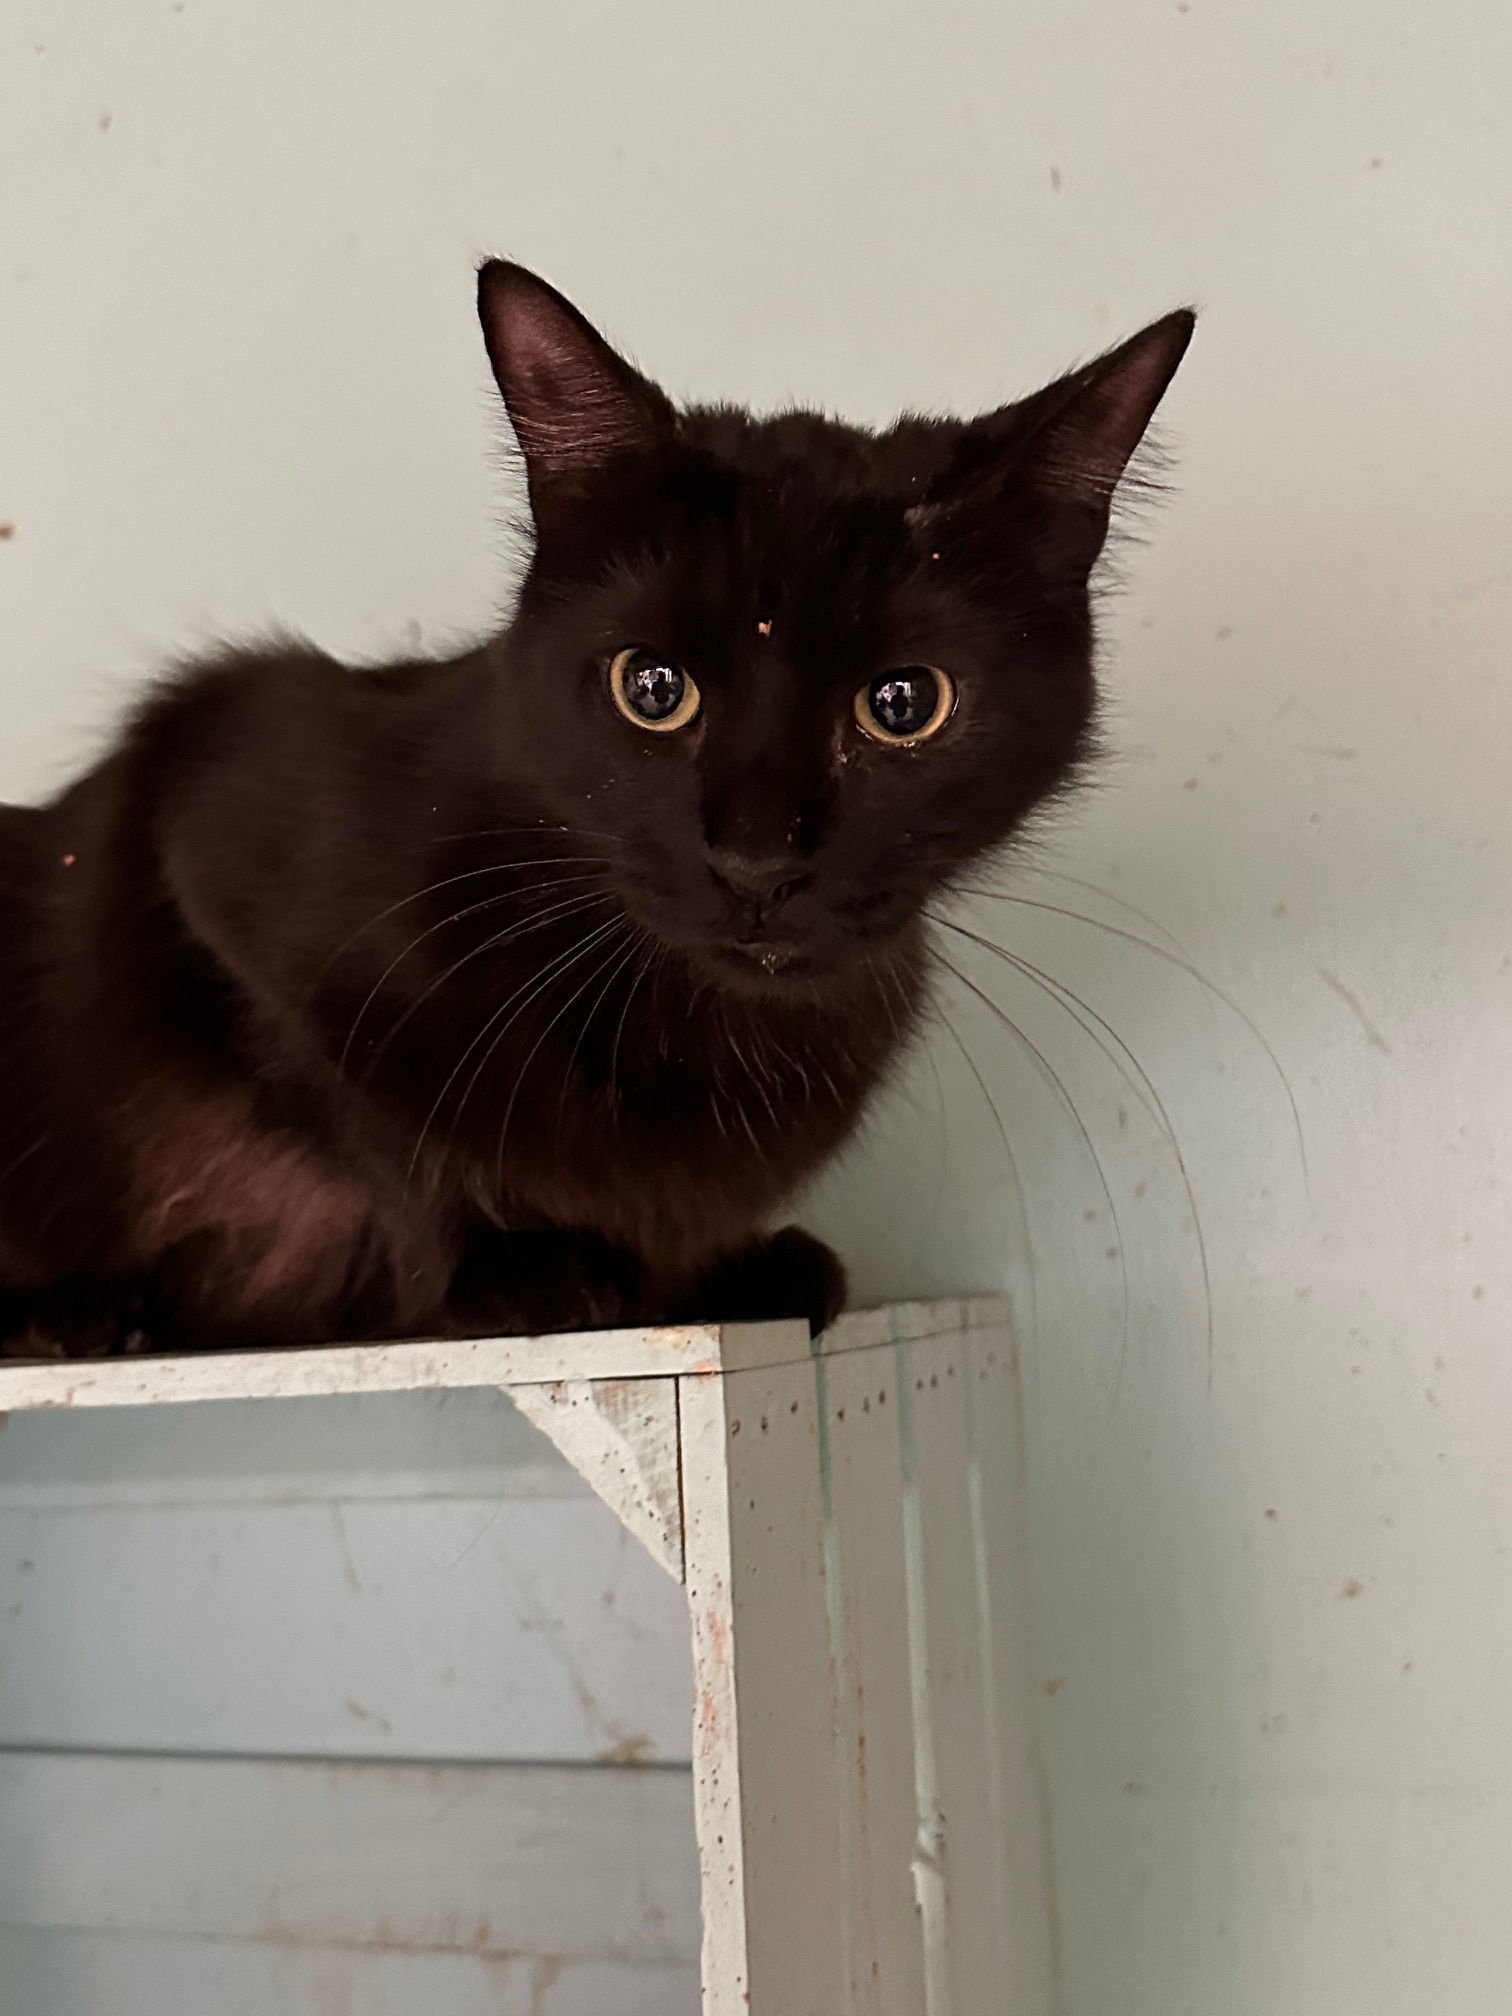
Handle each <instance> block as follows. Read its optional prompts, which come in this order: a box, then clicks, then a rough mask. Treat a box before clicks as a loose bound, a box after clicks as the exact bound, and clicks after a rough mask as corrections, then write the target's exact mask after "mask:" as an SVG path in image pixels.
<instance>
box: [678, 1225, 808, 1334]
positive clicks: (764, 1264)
mask: <svg viewBox="0 0 1512 2016" xmlns="http://www.w3.org/2000/svg"><path fill="white" fill-rule="evenodd" d="M845 1297H846V1278H845V1268H844V1267H843V1266H842V1265H841V1262H840V1260H839V1257H838V1256H837V1255H836V1254H834V1253H832V1252H831V1251H830V1249H829V1247H828V1246H826V1245H825V1244H824V1242H823V1241H822V1240H820V1239H815V1238H814V1237H813V1236H812V1234H810V1233H808V1232H804V1231H802V1230H800V1229H799V1227H798V1226H796V1225H788V1226H785V1227H784V1228H783V1230H782V1231H780V1232H773V1233H771V1234H770V1235H769V1236H767V1237H766V1238H763V1239H757V1240H754V1241H753V1242H752V1243H751V1245H749V1246H744V1247H742V1248H741V1249H740V1251H739V1252H737V1253H732V1254H729V1255H728V1256H727V1257H726V1258H725V1259H723V1260H721V1261H719V1262H718V1263H717V1264H716V1265H715V1266H713V1267H711V1268H710V1269H709V1271H708V1273H707V1274H705V1275H704V1276H703V1277H702V1278H701V1279H700V1280H699V1281H698V1282H697V1283H696V1284H695V1286H694V1287H693V1288H692V1289H691V1290H690V1291H689V1292H688V1293H687V1294H686V1295H685V1296H682V1297H680V1298H679V1307H678V1311H677V1313H678V1316H679V1317H680V1318H681V1320H683V1321H685V1322H703V1323H765V1322H773V1321H777V1320H779V1319H781V1318H783V1317H792V1316H802V1317H804V1318H806V1320H807V1322H808V1326H809V1332H810V1334H811V1335H812V1336H815V1337H817V1336H818V1335H819V1332H820V1331H821V1330H826V1329H828V1328H829V1326H830V1324H831V1323H833V1322H834V1320H835V1318H836V1317H837V1316H838V1315H839V1314H840V1311H841V1310H842V1309H843V1308H844V1307H845Z"/></svg>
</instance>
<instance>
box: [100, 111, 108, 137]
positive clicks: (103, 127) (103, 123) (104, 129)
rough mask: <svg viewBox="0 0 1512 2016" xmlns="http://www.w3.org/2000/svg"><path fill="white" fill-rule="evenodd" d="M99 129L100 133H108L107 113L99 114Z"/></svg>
mask: <svg viewBox="0 0 1512 2016" xmlns="http://www.w3.org/2000/svg"><path fill="white" fill-rule="evenodd" d="M99 127H100V131H101V132H102V133H108V132H109V131H110V114H109V113H108V112H102V113H101V114H100V118H99Z"/></svg>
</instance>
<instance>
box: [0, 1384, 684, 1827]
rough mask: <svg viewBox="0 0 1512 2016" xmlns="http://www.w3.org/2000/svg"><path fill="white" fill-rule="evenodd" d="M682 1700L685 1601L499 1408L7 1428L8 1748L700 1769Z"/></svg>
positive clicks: (210, 1410)
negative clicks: (694, 1762) (601, 1762)
mask: <svg viewBox="0 0 1512 2016" xmlns="http://www.w3.org/2000/svg"><path fill="white" fill-rule="evenodd" d="M662 1383H663V1384H664V1385H665V1383H666V1382H662ZM269 1415H272V1416H273V1417H275V1418H274V1419H273V1420H272V1421H269V1420H268V1419H266V1418H265V1417H267V1416H269ZM296 1428H298V1429H299V1430H300V1431H301V1432H299V1433H294V1432H290V1431H293V1430H295V1429H296ZM306 1430H307V1431H308V1432H305V1431H306ZM76 1441H79V1442H82V1444H83V1445H84V1446H83V1448H82V1450H81V1449H76V1448H75V1447H74V1446H73V1445H74V1443H75V1442H76ZM406 1443H412V1445H413V1446H412V1447H409V1448H408V1449H407V1450H406ZM401 1454H404V1455H406V1456H407V1459H408V1460H407V1467H405V1468H399V1467H398V1459H399V1458H400V1456H401ZM175 1457H177V1459H178V1462H179V1466H180V1467H178V1468H177V1469H175V1468H174V1459H175ZM491 1458H492V1459H493V1460H492V1461H491V1460H490V1459H491ZM390 1462H393V1463H394V1464H395V1467H394V1468H393V1470H392V1471H391V1472H389V1473H388V1474H387V1475H386V1474H385V1468H384V1466H385V1465H386V1464H387V1463H390ZM322 1463H323V1464H324V1466H325V1468H324V1470H323V1471H322V1470H321V1469H320V1468H319V1467H318V1466H319V1465H321V1464H322ZM92 1464H93V1465H97V1466H98V1475H97V1476H95V1477H94V1478H91V1477H90V1475H89V1468H90V1466H91V1465H92ZM275 1466H281V1467H275ZM381 1484H386V1486H387V1495H377V1494H378V1490H379V1486H380V1485H381ZM691 1698H692V1696H691V1678H690V1659H689V1652H688V1645H687V1624H686V1610H685V1606H684V1603H683V1600H682V1597H681V1594H680V1592H679V1590H678V1589H677V1588H676V1587H675V1586H674V1585H673V1583H672V1582H671V1581H670V1580H669V1579H668V1577H667V1575H666V1573H665V1572H664V1571H663V1570H662V1569H661V1568H659V1567H657V1566H656V1565H654V1564H653V1562H652V1561H651V1559H650V1558H649V1557H648V1556H647V1555H646V1554H645V1552H644V1551H643V1549H642V1548H641V1547H639V1546H638V1545H637V1544H636V1543H635V1541H634V1540H633V1539H632V1538H631V1537H630V1535H629V1534H628V1533H627V1532H626V1531H625V1530H624V1529H623V1527H622V1526H621V1525H620V1524H619V1523H618V1521H617V1520H616V1519H615V1517H614V1515H613V1514H612V1513H611V1512H610V1511H609V1509H608V1508H607V1507H606V1506H605V1505H603V1504H602V1503H600V1502H599V1501H598V1500H597V1499H595V1498H593V1497H591V1496H590V1495H589V1493H588V1491H587V1487H586V1486H585V1485H584V1483H583V1482H582V1480H581V1479H580V1478H579V1477H578V1476H577V1475H576V1474H575V1473H574V1472H573V1471H572V1470H571V1469H570V1468H569V1467H568V1466H567V1464H566V1463H565V1462H564V1461H563V1459H562V1458H561V1457H560V1455H558V1453H557V1452H556V1450H555V1449H553V1448H552V1446H551V1444H550V1443H549V1442H547V1441H546V1440H545V1438H544V1437H542V1436H540V1435H538V1434H537V1433H536V1431H535V1430H534V1429H532V1428H530V1427H529V1426H528V1425H527V1424H526V1423H524V1422H523V1421H522V1420H521V1418H520V1417H519V1415H518V1414H517V1413H516V1412H515V1410H514V1409H513V1407H512V1406H511V1405H510V1404H509V1403H508V1402H507V1401H506V1400H504V1399H503V1397H502V1396H500V1395H497V1394H488V1393H455V1394H448V1395H444V1396H429V1397H427V1396H416V1395H394V1396H373V1397H368V1398H362V1399H350V1400H349V1399H334V1400H311V1401H284V1402H268V1403H260V1404H259V1405H258V1406H255V1407H229V1406H207V1407H203V1408H187V1409H186V1408H160V1409H144V1410H142V1411H141V1412H140V1413H138V1414H136V1415H134V1416H132V1417H131V1418H130V1419H129V1420H127V1419H126V1418H124V1417H123V1416H121V1415H120V1414H118V1413H116V1414H103V1413H102V1414H89V1413H79V1414H73V1413H68V1414H60V1413H55V1414H37V1415H24V1414H18V1415H13V1416H12V1417H11V1418H10V1421H9V1423H8V1424H7V1425H6V1426H5V1427H4V1428H3V1429H0V1744H7V1745H27V1744H34V1745H44V1746H45V1745H59V1744H61V1745H71V1746H77V1745H88V1746H92V1747H104V1748H109V1749H126V1750H139V1749H164V1750H193V1751H209V1752H224V1751H231V1752H241V1753H247V1754H252V1753H268V1754H273V1755H283V1754H288V1755H298V1754H312V1753H313V1754H318V1755H324V1756H334V1757H361V1756H371V1755H378V1756H386V1757H399V1758H403V1757H422V1758H425V1757H428V1758H443V1759H444V1758H459V1759H468V1758H475V1759H478V1760H480V1761H482V1760H488V1759H495V1758H514V1759H528V1760H537V1761H547V1762H551V1761H571V1762H581V1763H588V1762H593V1761H595V1760H597V1759H607V1760H608V1761H611V1762H613V1761H620V1760H628V1761H646V1762H655V1761H664V1762H665V1761H671V1762H685V1761H686V1760H687V1758H688V1756H689V1747H690V1746H689V1727H690V1720H691ZM0 1825H3V1818H0Z"/></svg>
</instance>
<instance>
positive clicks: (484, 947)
mask: <svg viewBox="0 0 1512 2016" xmlns="http://www.w3.org/2000/svg"><path fill="white" fill-rule="evenodd" d="M613 901H614V897H613V895H612V894H611V893H609V892H608V891H606V892H605V893H604V894H603V895H601V896H582V895H579V896H571V897H568V898H567V899H566V900H565V901H564V902H561V903H553V904H550V905H549V906H548V907H547V908H546V909H545V910H544V911H537V912H532V913H531V914H530V915H529V916H527V917H525V918H522V919H520V920H519V921H518V922H516V923H514V924H511V925H509V926H508V927H507V928H506V929H505V930H503V931H497V932H495V933H493V935H492V936H490V937H487V938H484V939H483V940H482V941H481V942H480V943H479V944H477V945H474V946H473V948H472V950H471V951H469V952H464V953H463V955H462V957H461V958H460V959H457V960H454V961H453V962H452V964H451V965H450V966H448V967H447V968H446V969H445V971H444V972H442V973H438V974H437V976H436V978H435V979H434V980H432V981H431V983H430V985H429V986H428V987H426V988H425V989H424V990H423V991H422V992H421V993H419V994H417V995H416V997H415V999H414V1000H413V1001H411V1002H410V1004H409V1006H408V1007H407V1008H406V1009H405V1011H404V1013H403V1014H402V1015H401V1016H400V1017H399V1018H398V1020H397V1021H396V1022H394V1023H393V1024H392V1025H391V1026H390V1027H389V1028H388V1029H387V1030H386V1031H385V1032H384V1035H383V1037H382V1040H381V1041H380V1042H379V1044H378V1045H377V1048H376V1049H375V1050H374V1052H373V1054H372V1056H371V1057H370V1058H369V1059H368V1060H367V1063H366V1065H365V1066H364V1072H363V1075H364V1077H371V1076H372V1073H373V1071H374V1069H375V1068H376V1066H377V1064H378V1062H379V1060H380V1059H381V1058H382V1057H383V1055H384V1053H385V1052H386V1051H387V1049H388V1047H389V1045H390V1044H391V1043H392V1042H393V1040H394V1038H395V1037H396V1036H397V1035H398V1034H399V1032H400V1031H401V1030H402V1029H403V1028H404V1027H405V1026H406V1025H407V1024H408V1023H409V1022H410V1021H411V1019H412V1018H413V1017H414V1016H415V1015H417V1014H418V1013H419V1011H420V1009H421V1008H423V1007H424V1005H425V1003H426V1002H427V1001H429V1000H430V999H431V997H432V996H433V995H434V994H436V993H438V992H439V991H440V990H441V988H443V987H445V986H446V985H447V984H448V982H450V981H451V980H453V979H455V977H456V976H457V974H458V973H460V972H461V971H462V968H463V967H464V966H468V965H470V964H471V963H472V961H473V960H474V959H481V958H482V957H483V956H484V954H485V953H488V952H494V951H497V950H498V949H499V948H500V947H501V946H503V945H508V944H510V943H511V942H512V941H513V940H515V939H517V938H528V937H530V936H531V934H532V933H533V932H536V931H544V930H545V929H546V928H547V926H548V925H550V924H552V923H554V922H561V921H563V920H564V919H565V918H568V917H576V916H578V915H579V914H580V913H581V912H582V911H584V910H594V909H598V908H600V907H601V906H602V905H604V904H606V903H612V902H613Z"/></svg>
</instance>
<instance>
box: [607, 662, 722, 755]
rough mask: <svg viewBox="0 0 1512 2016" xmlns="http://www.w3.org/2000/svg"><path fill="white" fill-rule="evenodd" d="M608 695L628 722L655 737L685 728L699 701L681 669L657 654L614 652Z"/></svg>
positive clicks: (695, 712)
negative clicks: (646, 730)
mask: <svg viewBox="0 0 1512 2016" xmlns="http://www.w3.org/2000/svg"><path fill="white" fill-rule="evenodd" d="M609 693H610V697H611V698H612V699H613V701H614V704H615V706H616V707H618V709H619V711H620V712H621V714H623V715H624V717H625V719H626V720H627V721H633V722H634V723H635V725H636V727H637V728H649V729H650V730H651V731H652V733H653V734H656V735H669V734H671V733H672V732H673V731H674V730H675V729H678V728H686V727H687V726H688V724H689V722H691V721H692V720H693V718H694V716H695V715H696V714H697V713H698V709H699V704H700V699H701V696H700V694H699V691H698V688H697V687H696V686H695V685H694V683H693V681H692V679H691V678H690V677H689V675H688V674H687V673H686V672H685V671H684V670H683V668H682V667H681V665H674V664H673V663H672V661H671V659H670V658H664V657H663V656H662V655H661V653H660V652H658V651H635V650H631V651H617V652H616V653H615V655H614V658H613V661H612V662H611V664H610V667H609Z"/></svg>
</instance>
